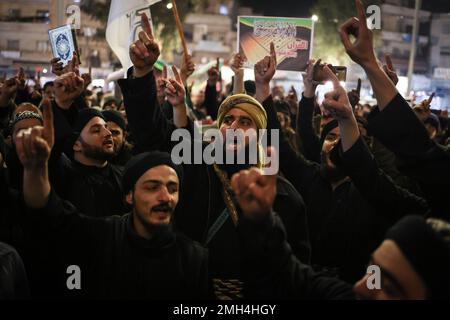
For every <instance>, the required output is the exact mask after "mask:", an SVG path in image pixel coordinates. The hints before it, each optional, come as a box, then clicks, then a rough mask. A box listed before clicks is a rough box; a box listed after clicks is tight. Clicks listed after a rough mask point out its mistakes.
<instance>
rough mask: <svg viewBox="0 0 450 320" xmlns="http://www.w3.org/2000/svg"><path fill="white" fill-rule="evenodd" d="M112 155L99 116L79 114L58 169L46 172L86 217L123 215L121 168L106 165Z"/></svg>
mask: <svg viewBox="0 0 450 320" xmlns="http://www.w3.org/2000/svg"><path fill="white" fill-rule="evenodd" d="M66 155H67V157H66ZM114 155H115V153H114V141H113V138H112V134H111V131H110V130H109V129H108V127H107V123H106V120H105V118H104V116H103V115H102V113H101V112H100V111H98V110H96V109H91V108H87V109H83V110H80V111H79V113H78V117H77V120H76V121H75V124H74V132H73V134H72V136H71V137H70V138H68V139H67V141H66V143H65V153H64V154H63V155H62V157H61V161H60V162H59V166H53V167H52V166H51V168H50V170H51V173H52V174H53V179H52V182H54V185H55V190H57V192H58V194H59V195H60V196H61V197H62V198H63V199H64V200H68V201H70V202H71V203H72V204H73V205H74V206H76V207H77V208H78V209H79V210H80V211H82V212H83V213H84V214H86V215H88V216H92V217H105V216H109V215H112V214H124V213H125V212H126V211H127V208H126V205H125V204H124V203H123V201H122V197H121V195H122V188H121V184H120V180H121V177H122V168H121V167H119V166H116V165H113V164H111V163H109V160H110V159H112V158H113V157H114Z"/></svg>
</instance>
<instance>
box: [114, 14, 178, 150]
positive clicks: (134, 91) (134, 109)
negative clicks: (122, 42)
mask: <svg viewBox="0 0 450 320" xmlns="http://www.w3.org/2000/svg"><path fill="white" fill-rule="evenodd" d="M141 23H142V26H143V30H142V31H141V32H139V39H138V40H136V41H135V42H134V43H132V44H131V45H130V50H129V52H130V58H131V61H132V63H133V67H132V68H130V69H129V70H128V77H127V79H122V80H119V85H120V88H121V89H122V93H123V96H124V104H125V109H126V113H127V118H128V124H129V126H130V131H131V133H132V134H133V136H134V137H135V139H136V143H137V145H136V148H137V149H136V150H137V151H138V152H142V151H150V150H162V151H169V149H170V137H171V134H172V132H173V130H174V129H175V126H174V124H173V123H172V122H170V121H169V120H168V119H167V118H166V117H165V116H164V114H163V113H162V111H161V108H160V106H159V104H158V101H157V87H156V81H155V77H154V74H153V65H154V64H155V62H156V61H157V59H158V57H159V55H160V49H159V45H158V43H157V42H156V40H155V39H154V37H153V34H152V31H151V28H150V24H149V22H148V18H147V16H146V15H145V14H143V15H142V21H141ZM164 83H165V84H167V81H164ZM161 89H162V88H161ZM164 92H166V91H165V88H164Z"/></svg>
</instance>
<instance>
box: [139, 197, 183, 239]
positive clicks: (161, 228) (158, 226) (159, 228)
mask: <svg viewBox="0 0 450 320" xmlns="http://www.w3.org/2000/svg"><path fill="white" fill-rule="evenodd" d="M133 207H134V208H133V212H134V217H136V219H138V220H139V222H140V223H141V224H142V226H143V227H144V228H145V230H146V231H147V232H148V234H150V235H152V237H157V238H161V237H162V238H164V237H167V236H169V235H170V234H171V233H172V217H173V211H174V208H172V207H171V206H170V205H169V204H168V203H162V204H159V205H156V206H154V207H152V208H151V210H152V211H153V210H154V211H166V212H168V213H169V214H170V215H171V217H170V221H169V223H152V222H150V220H148V219H146V215H147V214H148V212H139V211H137V210H136V200H135V199H133Z"/></svg>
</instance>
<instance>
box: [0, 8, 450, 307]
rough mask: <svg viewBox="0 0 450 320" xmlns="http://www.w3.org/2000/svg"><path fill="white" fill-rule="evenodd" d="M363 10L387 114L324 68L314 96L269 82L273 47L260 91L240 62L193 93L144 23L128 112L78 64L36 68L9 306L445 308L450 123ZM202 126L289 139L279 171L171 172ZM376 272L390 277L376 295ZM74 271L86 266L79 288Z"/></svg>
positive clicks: (15, 133)
mask: <svg viewBox="0 0 450 320" xmlns="http://www.w3.org/2000/svg"><path fill="white" fill-rule="evenodd" d="M355 12H356V13H357V17H358V18H350V19H349V20H348V21H347V22H345V23H344V24H343V25H342V26H341V27H340V29H339V33H340V36H341V40H342V45H343V46H344V47H345V50H346V52H347V54H348V55H349V57H350V58H351V59H352V60H353V61H354V62H356V63H357V64H359V65H360V66H361V67H362V68H363V69H364V71H365V73H366V74H367V77H368V79H369V81H370V84H371V86H372V90H373V92H374V96H375V98H376V105H368V104H361V103H360V101H359V100H360V90H361V83H360V82H359V83H358V86H357V88H354V89H353V90H350V91H348V92H347V91H346V90H345V89H344V88H343V87H342V86H341V84H340V82H339V80H338V79H337V77H336V75H335V70H334V69H333V66H331V65H327V64H326V62H324V61H321V60H317V61H316V60H310V61H309V63H308V67H307V69H306V70H305V72H304V73H303V75H302V77H300V76H299V80H298V81H303V88H304V90H303V92H296V91H295V89H293V88H292V89H291V90H290V91H288V92H285V91H284V89H283V88H282V87H280V86H271V83H272V82H271V81H272V79H273V76H274V74H275V72H276V65H277V57H276V54H275V50H274V48H273V47H271V50H270V52H268V55H267V56H266V57H265V58H264V59H263V60H261V61H260V62H258V63H257V64H256V65H255V68H254V74H255V80H254V81H253V80H252V81H250V80H248V81H244V71H243V70H244V69H243V63H244V61H245V57H243V56H242V55H240V54H235V55H234V56H233V58H232V59H231V68H232V70H233V72H234V78H233V82H232V83H230V84H229V85H225V84H223V83H221V75H220V70H219V68H218V67H213V68H211V69H210V70H209V71H208V79H207V83H206V86H205V88H204V93H203V95H202V96H201V97H193V96H191V88H190V87H189V85H188V79H189V77H190V76H191V75H192V73H193V72H194V70H195V65H194V63H193V62H192V57H191V56H190V55H189V54H187V53H185V55H184V56H183V61H182V63H181V65H180V68H179V69H178V68H176V67H173V68H172V70H171V71H172V72H171V74H172V76H168V73H169V72H168V70H167V69H168V67H166V66H165V67H164V68H163V70H158V69H156V68H155V67H154V64H155V62H156V60H157V59H158V57H159V55H160V50H162V48H160V46H159V45H158V39H155V38H154V36H153V34H152V32H151V30H150V27H149V25H148V20H147V18H146V16H145V15H143V20H142V26H143V31H141V32H140V33H139V39H138V40H136V41H135V42H134V43H133V44H131V46H130V58H131V61H132V62H133V66H132V67H131V68H130V69H129V70H128V73H127V77H126V78H125V79H121V80H119V81H118V85H119V86H120V91H121V99H116V98H114V97H112V96H108V95H104V94H103V93H101V92H97V91H96V90H95V88H94V89H93V88H92V86H90V82H91V75H90V74H80V72H79V62H78V57H77V56H76V54H75V55H74V58H73V59H72V61H70V62H69V63H68V64H67V65H65V66H64V65H63V64H62V63H61V62H59V60H58V59H57V58H55V59H53V60H52V61H51V64H52V72H53V73H54V74H55V75H56V79H55V81H50V82H46V83H45V84H43V86H41V85H40V80H39V79H34V80H33V81H32V82H33V85H30V83H31V81H29V80H30V79H29V78H30V76H31V75H27V74H25V72H24V70H23V69H22V68H20V69H19V70H18V72H17V74H16V75H9V76H7V77H3V78H2V79H1V80H0V130H1V134H0V180H1V184H0V189H1V190H0V198H1V201H0V203H1V212H0V241H1V242H2V244H1V246H0V266H1V268H0V298H12V299H14V298H49V297H53V298H55V297H57V298H152V299H175V298H182V299H197V298H213V299H243V298H255V297H256V298H266V299H267V298H268V299H270V298H285V299H298V298H309V299H354V298H364V299H442V298H449V297H450V278H449V276H448V270H449V269H448V268H450V224H449V219H450V210H449V208H450V206H449V204H448V195H449V190H450V188H449V187H450V152H449V146H450V128H449V118H448V115H447V114H446V113H444V112H441V111H437V110H434V109H433V95H432V96H430V97H429V99H427V100H425V101H423V102H421V103H419V104H414V103H411V102H407V101H406V100H405V99H404V98H403V97H402V96H401V95H400V94H399V93H398V91H397V89H396V87H395V86H396V84H397V82H398V77H397V74H396V72H395V66H394V65H393V64H392V62H391V59H390V56H389V54H386V56H385V57H376V55H375V52H374V47H373V41H372V32H371V31H370V30H369V29H368V28H367V25H366V24H365V23H364V21H365V14H364V8H363V6H362V3H361V2H360V1H356V11H355ZM362 21H363V22H362ZM317 58H320V57H317ZM379 59H380V60H381V61H382V62H381V61H380V60H379ZM33 76H34V75H33ZM326 81H331V82H332V83H333V90H332V91H331V92H329V93H327V94H326V95H325V99H324V100H323V102H322V103H320V104H319V102H318V98H317V95H316V92H317V87H318V86H321V85H323V84H324V83H325V82H326ZM219 83H220V85H218V84H219ZM219 88H220V90H218V89H219ZM195 121H199V122H201V123H202V124H203V125H205V126H211V127H216V128H218V129H219V130H220V131H221V132H222V133H223V134H224V133H225V131H226V130H239V129H240V130H243V131H246V130H248V129H250V128H252V129H278V130H279V132H280V135H279V136H280V141H279V146H278V148H274V147H269V148H268V150H264V152H266V153H269V154H270V153H271V154H272V155H276V156H277V157H278V159H279V168H280V170H279V173H278V174H277V175H264V173H263V170H264V165H265V163H264V157H263V156H258V163H257V164H256V165H255V164H250V163H246V164H229V163H225V164H221V163H214V164H205V163H203V164H186V163H185V164H181V165H180V164H175V163H174V160H173V159H172V158H171V156H170V153H171V151H172V148H173V147H174V145H175V142H174V141H172V140H171V136H172V133H173V132H175V130H176V129H180V128H181V129H185V130H187V132H189V134H190V135H191V138H192V139H194V130H197V127H195V126H194V122H195ZM224 137H225V135H224ZM259 138H261V137H259V136H258V137H257V139H259ZM258 141H259V140H258ZM191 142H193V141H191ZM247 146H248V141H245V143H244V145H239V144H238V143H237V142H236V141H226V142H225V146H224V148H225V149H227V148H231V150H233V152H234V153H235V154H239V153H241V152H243V153H244V154H248V148H247ZM207 147H208V143H207V142H205V141H203V147H202V148H203V149H202V150H204V149H205V148H207ZM258 147H261V148H262V146H261V145H259V144H258ZM202 150H200V152H202ZM261 151H263V150H262V149H261ZM192 152H193V153H195V152H197V153H198V152H199V151H198V150H195V149H193V150H192ZM368 263H369V265H376V266H378V267H379V268H380V269H381V274H382V278H381V283H380V285H379V287H376V288H375V289H373V288H370V286H369V283H371V282H370V281H371V276H372V275H371V274H370V273H368V269H367V265H368ZM70 265H76V266H78V267H79V268H80V269H81V270H82V273H81V275H82V276H81V280H80V281H81V289H79V290H77V289H73V288H72V289H71V288H70V285H69V284H70V283H69V282H70V281H69V280H68V277H69V276H70V274H68V273H67V267H68V266H70ZM74 281H75V285H74V286H75V287H76V282H77V280H74ZM375 283H376V281H375ZM350 284H354V286H353V288H352V286H351V285H350Z"/></svg>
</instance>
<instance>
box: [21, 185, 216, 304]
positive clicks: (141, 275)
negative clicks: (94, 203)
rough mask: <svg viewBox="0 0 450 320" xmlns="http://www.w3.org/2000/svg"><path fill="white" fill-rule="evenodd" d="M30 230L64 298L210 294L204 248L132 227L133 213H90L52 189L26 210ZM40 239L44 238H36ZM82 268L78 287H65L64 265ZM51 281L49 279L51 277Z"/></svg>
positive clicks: (181, 238)
mask: <svg viewBox="0 0 450 320" xmlns="http://www.w3.org/2000/svg"><path fill="white" fill-rule="evenodd" d="M26 218H27V220H28V222H29V223H31V224H33V233H34V234H36V241H39V240H38V239H45V240H46V243H44V245H43V246H42V247H40V248H39V246H36V247H37V248H36V250H37V251H38V250H40V249H41V250H42V251H44V254H46V252H47V253H48V252H50V253H51V255H50V257H51V260H49V261H47V265H49V266H53V270H54V272H55V273H54V274H52V275H51V277H53V278H54V279H57V282H58V284H57V286H58V289H59V292H60V293H61V294H62V295H64V296H67V297H83V298H85V297H90V298H134V299H177V298H180V299H198V298H205V297H207V294H208V273H207V252H206V250H205V249H203V248H202V247H201V246H200V245H198V244H196V243H195V242H193V241H192V240H190V239H187V238H186V237H184V236H182V235H179V234H176V233H173V232H171V231H167V232H164V233H161V234H158V235H155V237H154V238H153V239H151V240H146V239H144V238H141V237H140V236H139V235H137V233H136V232H135V230H134V226H133V216H132V214H126V215H124V216H122V217H119V216H110V217H107V218H92V217H87V216H84V215H83V214H81V213H80V212H79V211H78V209H77V208H75V207H74V206H72V205H71V204H70V203H69V202H66V201H62V200H61V199H59V197H58V196H57V195H56V193H54V192H53V191H52V192H51V194H50V198H49V201H48V203H47V205H46V207H45V208H42V209H39V210H32V209H28V212H27V217H26ZM40 244H42V242H41V243H40ZM71 265H74V266H78V267H79V268H80V270H81V277H80V279H81V290H69V289H68V287H67V279H68V277H69V276H70V274H68V273H67V268H68V267H69V266H71ZM49 280H50V279H49Z"/></svg>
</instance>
